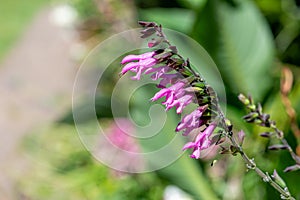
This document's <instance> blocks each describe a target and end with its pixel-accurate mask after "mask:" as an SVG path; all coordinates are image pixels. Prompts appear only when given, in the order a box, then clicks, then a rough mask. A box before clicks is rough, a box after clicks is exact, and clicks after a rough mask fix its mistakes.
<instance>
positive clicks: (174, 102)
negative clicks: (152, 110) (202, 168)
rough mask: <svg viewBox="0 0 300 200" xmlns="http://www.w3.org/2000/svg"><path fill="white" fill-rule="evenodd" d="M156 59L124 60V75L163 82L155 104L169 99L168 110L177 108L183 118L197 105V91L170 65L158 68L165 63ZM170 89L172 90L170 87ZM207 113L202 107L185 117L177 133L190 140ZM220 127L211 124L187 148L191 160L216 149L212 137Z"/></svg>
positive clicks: (149, 55)
mask: <svg viewBox="0 0 300 200" xmlns="http://www.w3.org/2000/svg"><path fill="white" fill-rule="evenodd" d="M155 55H156V53H155V52H148V53H144V54H141V55H128V56H126V57H124V58H123V60H122V62H121V64H126V65H125V66H124V67H123V70H122V74H125V73H127V72H128V71H131V72H134V73H136V75H135V76H133V77H131V78H132V79H133V80H140V78H141V75H142V74H150V75H151V78H152V79H153V80H158V79H161V80H160V83H159V84H158V87H159V88H162V89H161V90H160V91H159V92H157V93H156V94H155V95H154V97H153V98H152V99H151V100H152V101H156V100H158V99H160V98H163V97H165V101H164V102H163V103H162V104H163V105H165V106H166V110H169V109H171V108H173V107H175V108H176V112H177V114H181V113H182V111H183V109H184V108H185V107H186V106H188V105H189V104H191V103H196V102H197V99H196V97H195V94H194V92H192V91H193V89H192V88H191V86H190V84H189V82H188V81H187V80H185V79H183V78H180V75H179V73H178V72H176V73H175V74H174V73H173V74H172V73H168V72H171V71H175V70H173V69H172V68H171V67H168V66H167V65H162V66H158V64H161V63H162V64H163V62H159V61H158V60H157V59H156V58H155V57H154V56H155ZM167 85H170V86H169V87H167ZM206 109H207V106H200V107H198V108H197V109H195V110H194V111H193V112H191V113H190V114H188V115H186V116H184V117H183V118H182V120H181V122H180V123H179V124H178V126H177V127H176V132H178V131H183V135H184V136H187V135H188V134H189V133H190V132H191V131H193V130H195V129H198V128H199V127H200V126H202V125H203V124H204V123H205V121H203V120H201V119H200V118H201V116H202V115H203V113H204V112H205V110H206ZM216 126H217V124H216V123H214V122H213V123H211V124H210V125H209V126H208V127H207V128H206V129H205V130H204V131H203V132H202V131H200V132H199V134H198V136H197V137H196V139H195V141H194V142H189V143H187V144H186V145H185V146H184V147H183V150H185V149H188V148H192V149H193V153H192V154H191V158H196V159H198V158H200V151H201V150H203V149H207V148H208V147H210V146H211V145H212V142H211V139H210V136H211V135H212V133H213V131H214V130H215V128H216Z"/></svg>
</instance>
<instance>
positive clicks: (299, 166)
mask: <svg viewBox="0 0 300 200" xmlns="http://www.w3.org/2000/svg"><path fill="white" fill-rule="evenodd" d="M299 169H300V165H292V166H289V167H287V168H285V169H284V172H293V171H296V170H299Z"/></svg>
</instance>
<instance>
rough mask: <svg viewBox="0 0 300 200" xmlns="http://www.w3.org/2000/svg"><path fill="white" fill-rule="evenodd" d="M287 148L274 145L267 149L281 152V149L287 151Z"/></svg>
mask: <svg viewBox="0 0 300 200" xmlns="http://www.w3.org/2000/svg"><path fill="white" fill-rule="evenodd" d="M287 148H288V147H287V146H286V145H282V144H274V145H272V146H269V147H268V149H269V150H283V149H287Z"/></svg>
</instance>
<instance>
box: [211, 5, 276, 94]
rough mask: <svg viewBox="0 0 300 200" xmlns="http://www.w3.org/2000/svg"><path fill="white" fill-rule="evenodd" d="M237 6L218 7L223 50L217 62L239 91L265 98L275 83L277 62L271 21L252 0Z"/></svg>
mask: <svg viewBox="0 0 300 200" xmlns="http://www.w3.org/2000/svg"><path fill="white" fill-rule="evenodd" d="M236 2H238V4H237V6H236V7H233V6H231V5H229V4H227V3H226V2H220V3H218V4H216V6H217V9H216V10H217V13H218V14H217V19H218V24H219V34H220V42H221V45H220V49H219V55H218V57H217V64H218V65H219V68H220V70H221V72H222V74H223V76H224V78H225V79H226V80H227V82H228V84H229V85H230V87H231V88H232V89H233V91H234V92H235V93H238V92H245V93H251V94H252V95H253V97H254V98H259V99H260V98H262V96H263V94H264V93H265V92H266V90H268V89H269V88H270V87H271V86H272V79H271V76H270V75H269V74H270V73H269V72H270V71H271V70H272V69H271V67H272V64H273V61H274V44H273V42H272V36H271V33H270V31H269V28H268V26H267V23H266V21H265V19H264V18H263V16H262V15H261V13H260V12H259V11H258V9H257V8H256V7H255V6H254V4H253V3H252V2H251V1H248V0H243V1H236Z"/></svg>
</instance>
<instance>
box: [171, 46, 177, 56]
mask: <svg viewBox="0 0 300 200" xmlns="http://www.w3.org/2000/svg"><path fill="white" fill-rule="evenodd" d="M169 49H171V51H172V52H173V53H175V54H176V53H178V51H177V47H176V46H170V47H169Z"/></svg>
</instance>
